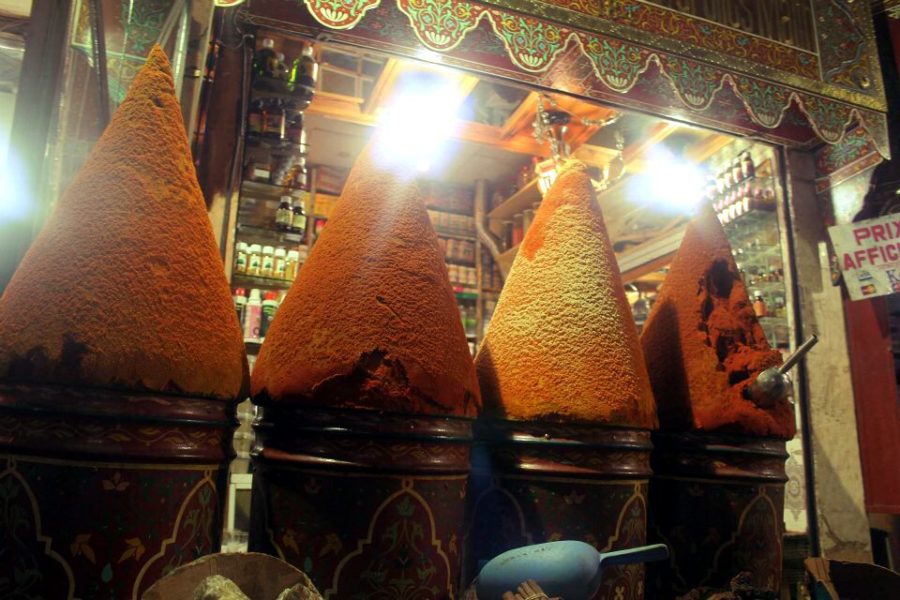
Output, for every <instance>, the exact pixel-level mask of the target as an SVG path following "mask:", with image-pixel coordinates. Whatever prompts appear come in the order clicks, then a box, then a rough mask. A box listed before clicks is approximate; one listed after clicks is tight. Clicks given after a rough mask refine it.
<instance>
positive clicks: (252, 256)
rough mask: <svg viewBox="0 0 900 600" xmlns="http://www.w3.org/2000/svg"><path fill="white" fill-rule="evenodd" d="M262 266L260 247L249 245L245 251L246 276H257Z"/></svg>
mask: <svg viewBox="0 0 900 600" xmlns="http://www.w3.org/2000/svg"><path fill="white" fill-rule="evenodd" d="M260 266H262V247H261V246H260V245H259V244H251V245H250V247H249V248H248V249H247V275H251V276H254V277H256V276H258V275H259V269H260Z"/></svg>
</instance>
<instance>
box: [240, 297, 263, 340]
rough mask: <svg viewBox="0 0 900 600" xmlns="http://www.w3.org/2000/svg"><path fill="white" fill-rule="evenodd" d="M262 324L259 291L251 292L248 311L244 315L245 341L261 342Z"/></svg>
mask: <svg viewBox="0 0 900 600" xmlns="http://www.w3.org/2000/svg"><path fill="white" fill-rule="evenodd" d="M261 322H262V300H261V299H260V296H259V290H257V289H252V290H250V298H249V299H248V300H247V310H246V312H245V313H244V339H245V340H249V341H254V342H255V341H258V340H259V328H260V325H261Z"/></svg>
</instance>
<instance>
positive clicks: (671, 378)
mask: <svg viewBox="0 0 900 600" xmlns="http://www.w3.org/2000/svg"><path fill="white" fill-rule="evenodd" d="M641 343H642V345H643V347H644V355H645V356H646V358H647V366H648V369H649V372H650V380H651V382H652V384H653V390H654V394H655V396H656V402H657V410H658V412H659V418H660V423H661V427H662V429H663V431H659V432H656V433H655V434H654V436H653V444H654V451H653V458H652V465H653V472H654V477H653V479H652V481H651V482H650V503H651V504H650V523H651V538H652V539H653V541H662V542H665V543H666V544H668V545H669V547H670V550H671V559H670V560H669V561H668V562H667V563H661V564H655V565H652V566H651V567H650V568H649V570H648V583H647V587H648V590H650V591H651V597H653V598H674V597H675V596H678V595H682V594H686V593H687V592H688V591H690V590H691V589H692V588H695V587H699V586H701V585H702V586H711V587H716V588H720V589H727V588H728V586H729V582H730V580H731V579H732V578H733V577H735V576H736V575H737V574H738V573H740V572H742V571H745V572H748V573H749V574H750V575H749V580H750V582H751V583H752V585H753V586H754V587H755V588H757V589H766V590H769V591H773V592H774V591H777V590H778V589H779V586H780V583H781V558H782V542H781V539H782V533H783V531H782V524H783V511H784V483H785V481H786V480H787V477H786V476H785V470H784V461H785V459H786V458H787V453H786V452H785V442H784V440H785V439H788V438H790V437H792V436H793V435H794V431H795V425H794V411H793V408H792V406H791V404H790V402H788V401H787V400H782V401H780V402H778V403H776V404H775V405H774V406H773V407H771V408H761V407H757V406H756V405H755V404H753V403H752V402H751V401H750V400H748V399H746V398H745V397H744V390H745V389H746V388H747V386H749V385H750V384H752V383H753V381H754V380H755V378H756V376H757V375H758V374H759V373H760V372H762V371H763V370H764V369H766V368H768V367H772V366H777V365H779V364H780V363H781V355H780V353H779V352H778V351H777V350H773V349H771V348H770V347H769V343H768V341H766V338H765V334H764V333H763V330H762V327H761V326H760V324H759V322H758V320H757V318H756V316H755V315H754V312H753V307H752V305H751V303H750V298H749V297H748V295H747V290H746V287H745V286H744V282H743V281H742V280H741V276H740V273H739V271H738V269H737V265H736V264H735V261H734V258H733V257H732V254H731V246H730V244H729V243H728V238H727V237H726V235H725V231H724V229H723V228H722V225H721V224H720V223H719V220H718V218H717V217H716V215H715V214H714V213H713V211H712V210H711V209H710V208H708V207H707V208H705V209H704V210H703V212H701V213H700V214H699V215H698V216H697V217H696V218H695V219H694V220H693V221H692V222H691V223H690V224H689V225H688V228H687V231H686V232H685V236H684V239H683V241H682V243H681V247H680V248H679V250H678V253H677V254H676V256H675V259H674V260H673V261H672V265H671V267H670V269H669V273H668V275H667V276H666V280H665V282H664V283H663V286H662V289H661V290H660V293H659V295H658V296H657V298H656V302H655V303H654V305H653V309H652V310H651V312H650V316H649V318H648V319H647V323H646V324H645V325H644V330H643V333H642V335H641ZM772 438H776V439H772Z"/></svg>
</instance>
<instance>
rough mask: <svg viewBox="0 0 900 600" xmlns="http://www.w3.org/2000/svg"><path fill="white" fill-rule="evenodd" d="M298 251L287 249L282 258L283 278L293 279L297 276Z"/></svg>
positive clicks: (298, 265)
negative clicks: (283, 258)
mask: <svg viewBox="0 0 900 600" xmlns="http://www.w3.org/2000/svg"><path fill="white" fill-rule="evenodd" d="M299 256H300V255H299V253H298V252H297V251H296V250H289V251H288V253H287V256H286V257H285V260H284V278H285V279H286V280H288V281H293V280H294V279H295V278H296V277H297V272H298V271H299V269H300V264H299V260H298V259H299Z"/></svg>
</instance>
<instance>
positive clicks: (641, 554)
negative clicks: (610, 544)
mask: <svg viewBox="0 0 900 600" xmlns="http://www.w3.org/2000/svg"><path fill="white" fill-rule="evenodd" d="M668 557H669V549H668V548H667V547H666V545H665V544H654V545H652V546H641V547H639V548H629V549H627V550H615V551H613V552H604V553H600V552H597V550H595V549H594V547H593V546H591V545H590V544H585V543H584V542H574V541H562V542H548V543H546V544H535V545H533V546H523V547H521V548H514V549H512V550H507V551H506V552H504V553H503V554H500V555H498V556H496V557H494V558H493V559H491V560H490V561H489V562H488V563H487V564H486V565H484V568H483V569H481V573H479V575H478V579H477V581H476V582H475V593H476V594H478V600H501V598H502V597H503V593H504V592H508V591H513V590H515V589H516V587H517V586H518V585H519V584H521V583H522V582H524V581H526V580H528V579H533V580H534V581H535V582H537V584H538V585H539V586H541V588H542V589H543V590H544V592H545V593H546V594H547V595H548V596H549V597H551V598H552V597H560V598H562V599H563V600H590V599H591V598H593V597H594V595H595V594H596V593H597V590H598V589H600V581H601V579H602V571H603V568H604V567H611V566H615V565H625V564H630V563H639V562H652V561H657V560H665V559H667V558H668Z"/></svg>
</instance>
